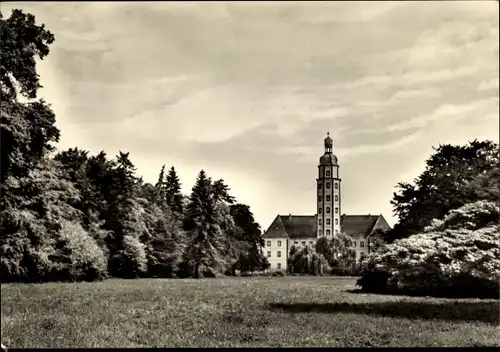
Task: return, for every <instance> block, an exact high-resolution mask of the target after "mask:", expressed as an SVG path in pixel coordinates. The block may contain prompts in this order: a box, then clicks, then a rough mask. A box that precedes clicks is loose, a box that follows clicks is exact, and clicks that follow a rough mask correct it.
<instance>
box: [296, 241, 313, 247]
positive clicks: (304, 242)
mask: <svg viewBox="0 0 500 352" xmlns="http://www.w3.org/2000/svg"><path fill="white" fill-rule="evenodd" d="M313 243H314V242H313V241H309V244H313ZM293 244H299V241H293ZM302 245H303V246H305V245H306V241H302Z"/></svg>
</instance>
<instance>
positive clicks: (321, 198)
mask: <svg viewBox="0 0 500 352" xmlns="http://www.w3.org/2000/svg"><path fill="white" fill-rule="evenodd" d="M330 199H331V198H330V195H327V196H326V201H327V202H329V201H330ZM338 200H339V196H337V195H336V196H335V201H336V202H338ZM321 201H323V197H321V196H319V197H318V202H321Z"/></svg>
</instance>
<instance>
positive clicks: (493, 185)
mask: <svg viewBox="0 0 500 352" xmlns="http://www.w3.org/2000/svg"><path fill="white" fill-rule="evenodd" d="M499 152H500V151H499V145H498V144H496V143H493V142H491V141H477V140H474V141H472V142H470V143H469V144H468V145H465V146H460V145H450V144H444V145H440V146H439V147H438V148H436V149H435V153H434V154H432V155H431V156H430V157H429V159H428V160H427V166H426V169H425V170H424V172H423V173H422V174H421V175H420V176H419V177H418V178H416V179H415V182H414V184H410V183H406V182H401V183H399V184H398V188H399V190H398V192H397V193H394V197H393V200H392V202H391V203H392V204H393V206H394V212H395V214H396V215H397V216H398V218H399V221H398V223H397V224H396V225H395V226H394V229H393V230H392V231H389V232H388V233H387V234H386V236H385V237H386V240H388V241H389V242H392V241H394V240H396V239H399V238H404V237H408V236H410V235H412V234H416V233H420V232H422V231H423V230H424V228H425V227H426V226H429V225H430V223H431V221H432V220H433V219H443V218H444V216H445V215H446V214H448V212H449V211H450V210H452V209H458V208H460V207H461V206H463V205H465V204H468V203H472V202H475V201H478V200H488V201H492V202H497V201H498V199H499V196H500V194H499V193H500V172H499V170H500V168H499V165H500V164H499Z"/></svg>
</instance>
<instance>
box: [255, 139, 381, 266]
mask: <svg viewBox="0 0 500 352" xmlns="http://www.w3.org/2000/svg"><path fill="white" fill-rule="evenodd" d="M324 145H325V151H324V154H323V155H322V156H321V158H320V159H319V165H318V178H317V179H316V184H317V190H316V205H317V214H316V215H291V214H289V215H278V216H276V218H275V219H274V220H273V222H272V223H271V225H270V226H269V228H268V229H267V230H266V231H265V232H264V235H263V238H264V240H265V244H264V254H265V255H266V256H267V258H268V260H269V263H270V264H271V269H275V270H276V269H278V270H279V269H281V270H286V269H287V267H286V266H287V259H288V254H289V253H290V248H291V247H292V246H295V247H298V248H300V247H304V246H312V247H314V246H315V244H316V240H317V239H318V238H319V237H322V236H326V237H332V236H334V235H336V234H339V233H340V232H343V233H346V234H347V235H349V236H350V237H351V238H352V239H353V248H354V250H355V252H356V260H359V259H360V258H361V256H362V255H367V254H368V253H369V246H368V240H369V237H370V236H373V235H374V234H375V233H376V232H377V231H387V230H389V229H390V226H389V224H388V223H387V221H386V220H385V219H384V217H383V216H382V215H381V214H380V215H371V214H368V215H346V214H342V192H341V178H340V173H339V164H338V159H337V157H336V156H335V155H334V154H333V140H332V138H330V136H329V134H328V135H327V137H326V138H325V140H324ZM341 214H342V215H341Z"/></svg>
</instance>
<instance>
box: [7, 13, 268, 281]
mask: <svg viewBox="0 0 500 352" xmlns="http://www.w3.org/2000/svg"><path fill="white" fill-rule="evenodd" d="M0 25H1V27H0V33H1V40H2V50H1V51H0V55H1V57H0V58H1V69H0V83H1V92H0V94H1V97H0V98H1V100H0V108H1V116H0V133H1V135H0V138H1V143H2V145H1V149H0V152H1V155H0V159H1V162H2V164H1V168H0V172H1V178H0V181H1V185H0V187H1V204H0V205H1V208H0V217H1V223H0V232H1V238H0V256H1V261H0V273H1V281H2V282H7V281H31V282H33V281H39V282H40V281H79V280H99V279H102V278H105V277H107V276H114V277H123V278H135V277H175V276H195V277H201V276H204V275H207V274H210V275H216V274H218V273H229V274H231V273H234V272H235V270H236V269H238V270H241V271H255V270H260V269H262V268H266V265H268V263H267V260H266V259H265V258H263V256H262V255H261V251H260V247H261V246H262V243H263V242H262V238H261V231H260V226H259V225H258V224H257V223H256V222H255V220H254V218H253V214H252V212H251V210H250V208H249V207H248V206H247V205H245V204H239V203H236V200H235V199H234V198H233V197H232V196H231V195H230V188H229V186H228V185H226V184H225V182H224V180H222V179H220V180H216V181H212V180H211V178H209V177H208V176H207V175H206V173H205V172H204V171H203V170H202V171H201V172H200V175H199V176H198V179H197V182H196V184H195V186H194V187H193V189H192V192H191V194H190V195H189V196H186V195H183V194H182V193H181V182H180V179H179V177H178V175H177V172H176V170H175V167H173V166H172V167H171V168H170V169H169V171H168V172H166V171H165V166H163V167H162V168H161V170H160V175H159V177H158V181H157V183H156V184H155V185H151V184H149V183H145V182H144V181H143V180H142V178H140V177H138V176H137V170H136V168H135V166H134V164H133V162H132V160H131V158H130V156H129V153H124V152H119V155H117V156H116V157H115V158H110V157H108V156H107V155H106V153H105V152H100V153H99V154H97V155H90V154H89V153H88V152H87V151H85V150H81V149H79V148H77V147H75V148H70V149H68V150H65V151H59V152H57V151H56V150H55V147H54V143H57V142H58V139H59V134H60V132H59V130H58V129H57V127H56V126H55V114H54V112H53V111H52V110H51V108H50V106H49V105H48V104H47V103H46V102H45V101H43V100H42V99H38V98H37V92H38V89H39V88H40V87H41V86H40V83H39V77H38V74H37V72H36V62H37V61H36V60H37V59H43V58H45V57H46V56H47V55H48V54H49V46H50V44H52V43H53V42H54V40H55V38H54V36H53V35H52V33H50V32H49V31H48V30H47V29H46V28H45V27H44V26H43V25H37V24H36V22H35V17H34V16H33V15H31V14H25V13H23V12H22V11H20V10H15V11H13V13H12V15H11V16H10V17H9V18H7V19H4V18H3V16H1V18H0Z"/></svg>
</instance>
